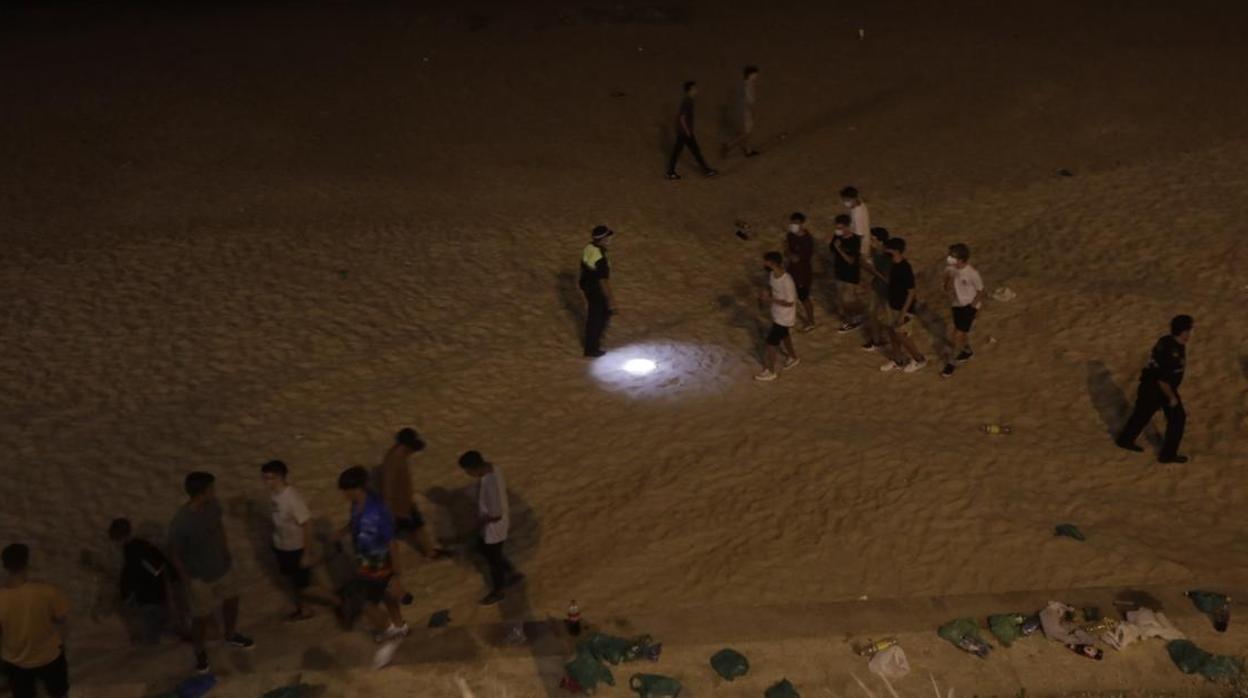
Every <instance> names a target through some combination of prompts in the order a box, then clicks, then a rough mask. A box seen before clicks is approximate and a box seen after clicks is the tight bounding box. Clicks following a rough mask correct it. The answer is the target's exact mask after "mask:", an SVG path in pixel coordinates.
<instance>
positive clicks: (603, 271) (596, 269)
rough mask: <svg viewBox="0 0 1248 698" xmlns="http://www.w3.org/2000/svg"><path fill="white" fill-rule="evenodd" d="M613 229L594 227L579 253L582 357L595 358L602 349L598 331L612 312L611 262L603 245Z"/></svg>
mask: <svg viewBox="0 0 1248 698" xmlns="http://www.w3.org/2000/svg"><path fill="white" fill-rule="evenodd" d="M613 235H615V232H614V231H613V230H611V229H610V228H608V227H607V226H605V225H600V226H598V227H596V228H594V232H593V234H592V235H591V236H590V243H589V244H588V245H586V246H585V249H584V250H583V251H582V252H581V281H580V286H581V292H582V293H584V294H585V303H586V306H587V308H586V312H585V356H587V357H590V358H597V357H599V356H602V355H603V354H605V353H606V352H604V351H603V350H602V333H603V332H604V331H605V330H606V329H607V318H608V317H609V316H610V315H611V313H612V312H613V310H612V309H613V308H614V306H615V301H614V299H613V298H612V297H611V282H610V278H611V265H610V264H609V263H608V262H607V246H608V245H610V244H611V237H612V236H613Z"/></svg>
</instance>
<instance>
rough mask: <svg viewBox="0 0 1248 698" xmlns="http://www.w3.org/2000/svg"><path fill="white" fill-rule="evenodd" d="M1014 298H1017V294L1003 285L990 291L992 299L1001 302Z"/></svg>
mask: <svg viewBox="0 0 1248 698" xmlns="http://www.w3.org/2000/svg"><path fill="white" fill-rule="evenodd" d="M1015 298H1018V294H1017V293H1014V292H1013V291H1011V290H1010V289H1008V288H1006V287H1005V286H1002V287H1000V288H998V289H996V290H995V291H993V292H992V299H993V300H996V301H1002V302H1005V301H1012V300H1014V299H1015Z"/></svg>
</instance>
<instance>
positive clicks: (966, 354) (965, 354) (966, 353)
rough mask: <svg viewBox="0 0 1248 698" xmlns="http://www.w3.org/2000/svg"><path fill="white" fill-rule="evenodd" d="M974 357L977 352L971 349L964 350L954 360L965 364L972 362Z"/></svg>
mask: <svg viewBox="0 0 1248 698" xmlns="http://www.w3.org/2000/svg"><path fill="white" fill-rule="evenodd" d="M974 356H975V352H973V351H971V350H970V349H963V350H962V351H961V353H959V354H958V355H957V356H955V357H953V360H954V361H956V362H958V363H960V364H964V363H966V362H967V361H970V360H971V359H972V358H973V357H974Z"/></svg>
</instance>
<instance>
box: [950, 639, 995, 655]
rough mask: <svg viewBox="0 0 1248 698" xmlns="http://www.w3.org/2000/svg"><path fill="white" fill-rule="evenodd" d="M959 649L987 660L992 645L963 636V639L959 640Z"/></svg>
mask: <svg viewBox="0 0 1248 698" xmlns="http://www.w3.org/2000/svg"><path fill="white" fill-rule="evenodd" d="M958 647H959V648H960V649H962V650H963V651H965V652H970V653H971V654H973V655H975V656H976V657H979V658H980V659H987V658H988V653H989V652H991V651H992V645H989V644H988V643H986V642H984V641H983V640H978V639H976V638H975V637H973V636H971V635H963V636H962V639H961V640H958Z"/></svg>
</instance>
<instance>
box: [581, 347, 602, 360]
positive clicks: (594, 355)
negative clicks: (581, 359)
mask: <svg viewBox="0 0 1248 698" xmlns="http://www.w3.org/2000/svg"><path fill="white" fill-rule="evenodd" d="M606 355H607V352H605V351H603V350H601V349H599V350H598V351H587V352H585V358H587V359H597V358H599V357H602V356H606Z"/></svg>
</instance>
